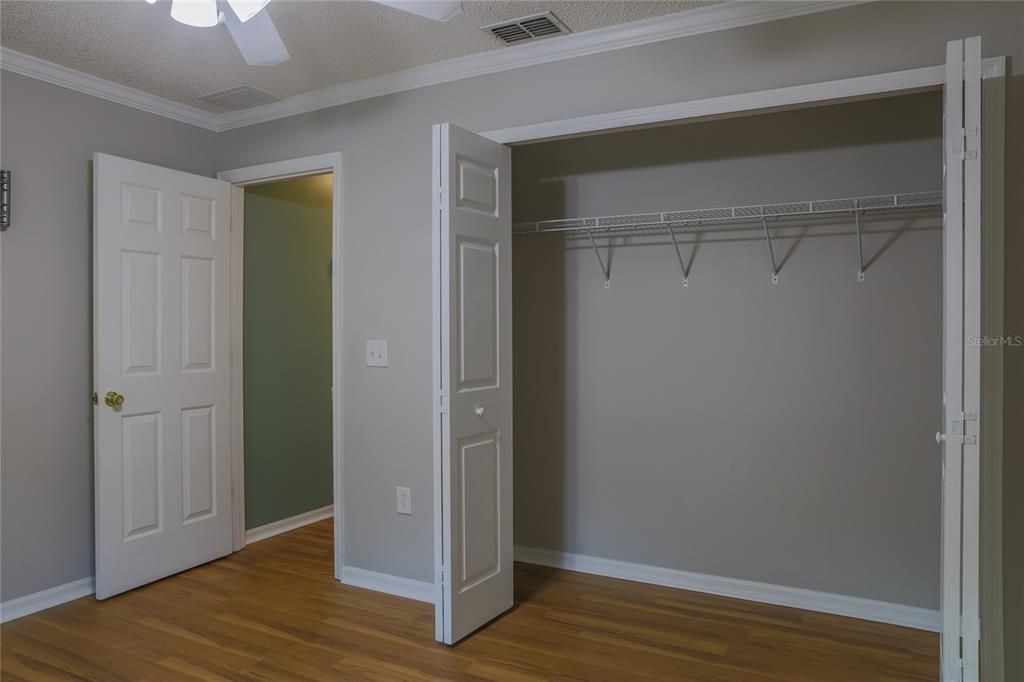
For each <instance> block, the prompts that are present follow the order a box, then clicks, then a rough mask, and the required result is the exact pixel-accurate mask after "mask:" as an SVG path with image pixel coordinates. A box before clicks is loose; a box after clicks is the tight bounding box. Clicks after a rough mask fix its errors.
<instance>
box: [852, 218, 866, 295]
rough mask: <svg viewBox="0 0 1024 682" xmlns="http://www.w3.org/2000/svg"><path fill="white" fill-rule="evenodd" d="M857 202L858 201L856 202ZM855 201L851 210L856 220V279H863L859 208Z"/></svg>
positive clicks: (862, 243)
mask: <svg viewBox="0 0 1024 682" xmlns="http://www.w3.org/2000/svg"><path fill="white" fill-rule="evenodd" d="M857 203H859V202H857ZM857 203H855V204H854V206H855V208H854V211H853V217H854V219H855V220H856V221H857V266H858V267H857V281H858V282H863V281H864V240H863V238H862V237H861V231H860V210H859V207H857Z"/></svg>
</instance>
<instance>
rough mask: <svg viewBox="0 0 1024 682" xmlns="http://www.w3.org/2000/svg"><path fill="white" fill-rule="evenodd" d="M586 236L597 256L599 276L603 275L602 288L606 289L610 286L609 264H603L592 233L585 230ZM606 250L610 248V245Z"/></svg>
mask: <svg viewBox="0 0 1024 682" xmlns="http://www.w3.org/2000/svg"><path fill="white" fill-rule="evenodd" d="M587 236H588V237H590V245H591V246H593V247H594V255H595V256H597V262H598V264H599V265H600V266H601V274H602V275H604V288H605V289H608V288H610V287H611V285H612V272H611V263H610V262H609V263H605V260H604V258H602V257H601V250H600V249H598V248H597V242H596V241H595V240H594V233H593V232H592V231H590V230H587ZM608 248H609V249H610V248H611V245H610V244H609V247H608Z"/></svg>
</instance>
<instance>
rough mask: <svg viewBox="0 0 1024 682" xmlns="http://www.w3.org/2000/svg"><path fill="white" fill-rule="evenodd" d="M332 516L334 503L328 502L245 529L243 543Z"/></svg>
mask: <svg viewBox="0 0 1024 682" xmlns="http://www.w3.org/2000/svg"><path fill="white" fill-rule="evenodd" d="M332 516H334V505H333V504H329V505H327V506H326V507H320V508H319V509H313V510H312V511H308V512H305V513H302V514H297V515H295V516H289V517H288V518H287V519H281V520H280V521H274V522H273V523H268V524H266V525H264V526H258V527H256V528H252V529H250V530H247V531H245V544H247V545H249V544H252V543H254V542H259V541H260V540H266V539H267V538H272V537H274V536H275V535H280V534H281V533H287V532H288V531H290V530H295V529H296V528H302V527H303V526H308V525H309V524H311V523H316V522H317V521H323V520H324V519H329V518H331V517H332Z"/></svg>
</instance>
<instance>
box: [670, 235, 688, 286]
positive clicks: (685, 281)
mask: <svg viewBox="0 0 1024 682" xmlns="http://www.w3.org/2000/svg"><path fill="white" fill-rule="evenodd" d="M668 233H669V234H670V235H672V246H674V247H676V258H678V259H679V269H680V270H682V271H683V286H684V287H688V286H690V269H689V268H688V267H686V261H684V260H683V254H682V252H680V251H679V242H678V241H676V229H675V228H674V227H672V226H671V225H669V226H668Z"/></svg>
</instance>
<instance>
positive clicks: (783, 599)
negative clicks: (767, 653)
mask: <svg viewBox="0 0 1024 682" xmlns="http://www.w3.org/2000/svg"><path fill="white" fill-rule="evenodd" d="M515 556H516V561H522V562H524V563H527V564H539V565H541V566H551V567H554V568H563V569H566V570H569V571H579V572H580V573H590V574H593V575H601V576H605V577H608V578H619V579H622V580H632V581H635V582H641V583H649V584H651V585H662V586H665V587H674V588H677V589H681V590H692V591H694V592H703V593H705V594H715V595H719V596H722V597H732V598H734V599H746V600H747V601H754V602H761V603H763V604H774V605H776V606H789V607H792V608H796V609H804V610H807V611H818V612H821V613H831V614H833V615H837V616H847V617H850V618H861V619H863V620H871V621H876V622H879V623H889V624H891V625H900V626H903V627H908V628H915V629H918V630H928V631H930V632H938V631H939V627H940V624H941V621H940V618H939V612H938V611H932V610H930V609H922V608H918V607H916V606H906V605H904V604H893V603H891V602H884V601H876V600H874V599H863V598H861V597H850V596H847V595H844V594H832V593H829V592H815V591H813V590H805V589H801V588H799V587H785V586H783V585H772V584H770V583H759V582H754V581H750V580H739V579H737V578H723V577H721V576H716V575H705V574H703V573H690V572H687V571H677V570H675V569H671V568H662V567H660V566H647V565H644V564H633V563H628V562H625V561H615V560H613V559H601V558H598V557H592V556H586V555H583V554H569V553H567V552H558V551H555V550H550V549H542V548H539V547H520V546H516V548H515Z"/></svg>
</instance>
